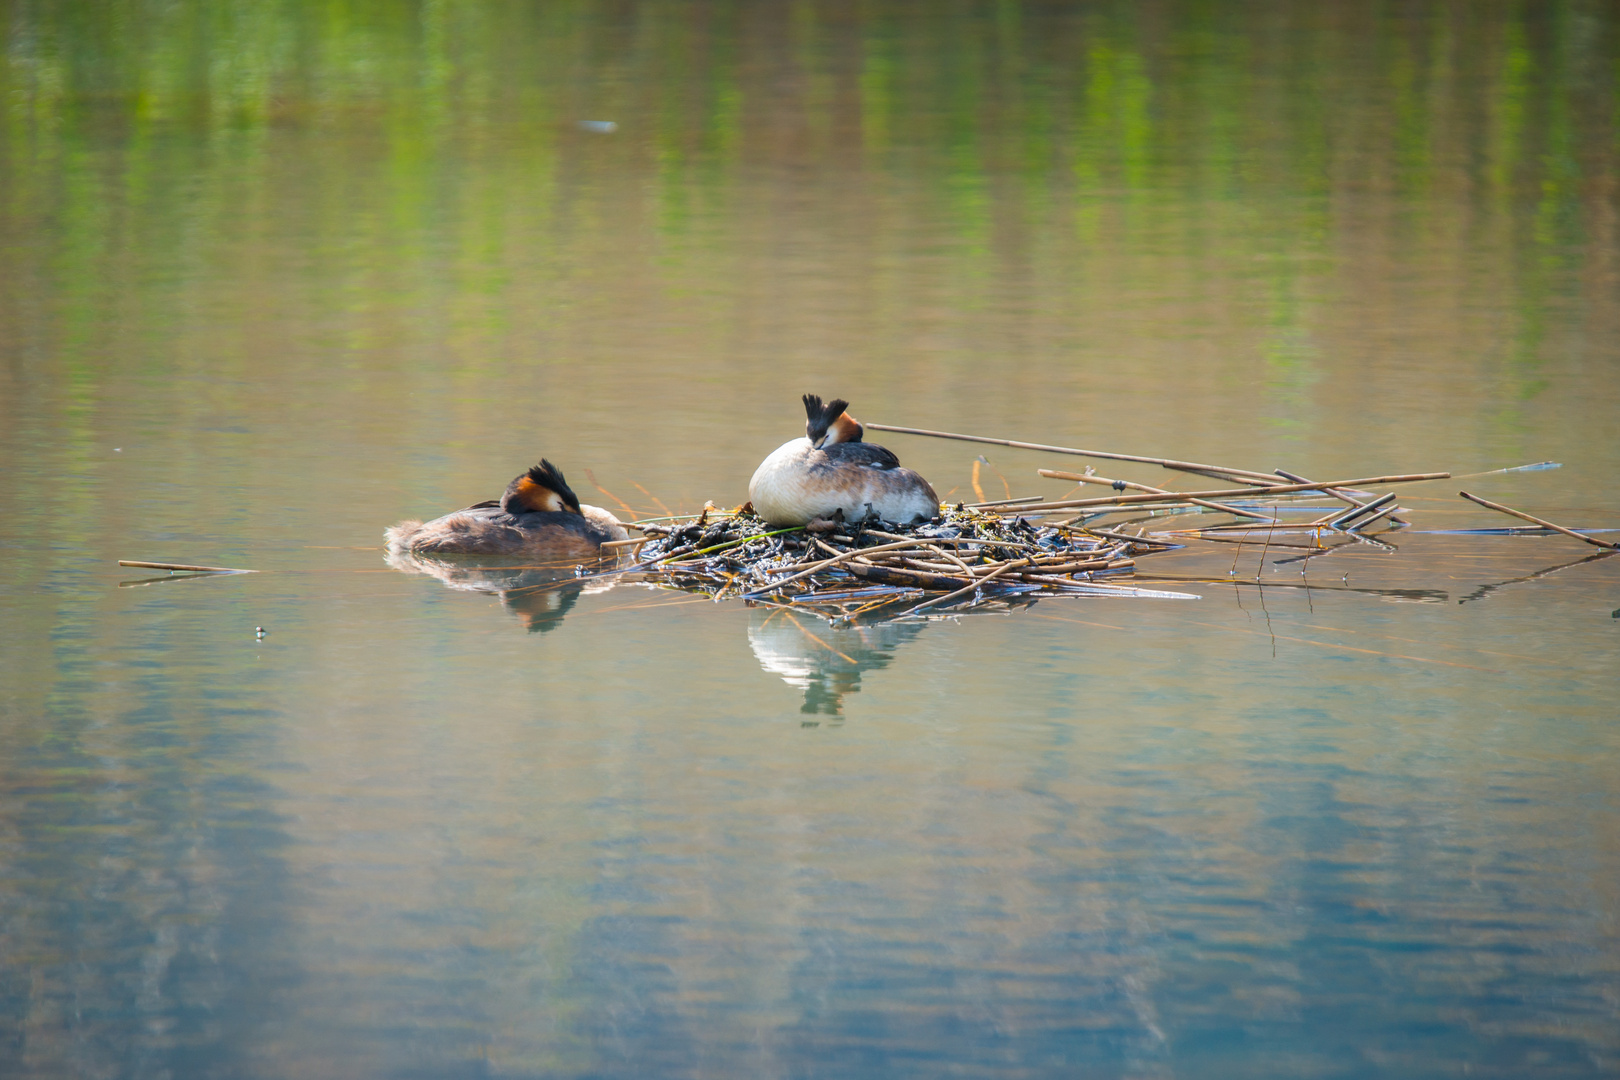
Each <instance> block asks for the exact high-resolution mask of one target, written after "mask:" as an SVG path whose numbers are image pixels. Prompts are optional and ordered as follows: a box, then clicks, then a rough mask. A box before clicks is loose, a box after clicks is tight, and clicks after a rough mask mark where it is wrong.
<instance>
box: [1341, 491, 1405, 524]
mask: <svg viewBox="0 0 1620 1080" xmlns="http://www.w3.org/2000/svg"><path fill="white" fill-rule="evenodd" d="M1394 501H1395V493H1394V492H1393V491H1392V492H1390V493H1389V494H1388V495H1381V496H1379V497H1378V498H1376V499H1374V500H1373V501H1372V502H1366V503H1362V504H1361V505H1359V506H1353V507H1351V508H1350V509H1349V510H1345V511H1344V512H1342V513H1339V514H1336V515H1334V517H1333V518H1332V519H1331V520H1330V521H1328V522H1327V524H1328V526H1329V527H1330V528H1334V529H1349V528H1350V527H1351V525H1350V523H1351V522H1352V521H1354V520H1356V518H1359V517H1361V516H1363V515H1365V514H1370V513H1372V512H1373V511H1375V510H1379V509H1381V508H1383V507H1385V506H1388V505H1389V504H1390V503H1392V502H1394Z"/></svg>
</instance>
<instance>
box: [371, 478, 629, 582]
mask: <svg viewBox="0 0 1620 1080" xmlns="http://www.w3.org/2000/svg"><path fill="white" fill-rule="evenodd" d="M383 536H384V537H385V538H386V539H387V541H388V550H389V551H392V552H409V553H410V554H413V555H527V556H535V557H551V558H582V557H587V556H591V555H595V554H596V553H597V550H598V549H599V548H600V547H601V546H602V544H604V543H606V542H607V541H609V540H627V539H629V536H630V534H629V533H628V532H626V531H625V528H624V525H623V524H622V523H620V521H619V519H618V518H616V517H614V516H613V515H612V514H610V513H608V512H607V511H606V510H603V509H602V508H601V507H600V506H582V505H580V501H579V498H578V496H576V495H575V494H574V492H573V489H572V488H570V487H569V486H568V481H566V480H564V479H563V474H562V472H561V471H560V470H559V469H558V468H557V466H555V465H553V464H552V463H551V462H549V461H546V460H545V459H543V458H542V459H541V461H540V464H538V465H536V466H535V467H534V468H532V469H530V470H529V471H528V472H526V473H523V474H522V475H520V476H518V477H517V479H515V480H513V481H512V482H511V483H510V484H508V485H506V494H505V495H502V496H501V498H500V501H499V502H495V501H493V500H491V501H490V502H481V503H475V504H473V505H472V506H469V507H467V509H465V510H457V511H456V512H455V513H453V514H446V515H445V516H444V517H441V518H434V519H433V520H432V521H429V522H427V523H426V524H423V523H422V522H420V521H402V522H400V523H399V524H398V525H395V526H394V527H393V528H391V529H388V530H386V531H385V532H384V533H383Z"/></svg>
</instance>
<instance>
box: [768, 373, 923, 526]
mask: <svg viewBox="0 0 1620 1080" xmlns="http://www.w3.org/2000/svg"><path fill="white" fill-rule="evenodd" d="M848 405H849V402H847V401H843V400H840V399H834V400H832V401H829V402H827V403H826V404H825V405H823V404H822V402H821V398H819V397H817V396H816V395H815V394H806V395H804V411H805V415H806V416H807V417H808V419H807V420H806V421H805V425H804V431H805V435H806V437H805V438H803V439H794V440H793V441H792V442H786V443H783V444H782V445H781V446H780V447H778V448H777V449H776V451H775V452H774V453H772V454H771V456H770V457H768V458H766V459H765V460H764V461H763V462H761V463H760V466H759V468H758V469H756V470H754V478H753V479H752V480H750V481H748V498H749V499H750V500H752V501H753V504H754V512H755V513H757V514H758V515H759V516H760V517H762V518H764V519H765V520H766V521H768V522H770V523H771V524H772V525H803V524H804V523H805V522H807V521H811V520H813V519H815V518H818V517H830V516H831V515H832V514H833V513H835V512H837V511H839V510H842V511H843V512H844V520H845V521H862V520H864V519H866V518H868V517H879V518H882V519H883V520H884V521H894V522H899V523H901V524H908V523H910V522H913V521H922V520H926V519H927V518H931V517H934V516H935V515H936V514H938V513H939V498H938V496H936V495H935V494H934V489H933V488H931V487H929V486H928V481H927V480H924V479H923V478H922V477H921V476H920V475H918V474H917V473H914V472H912V471H911V470H910V469H902V468H901V467H900V459H899V458H897V457H895V456H894V454H893V453H892V452H890V451H888V450H885V449H884V448H883V447H881V446H875V445H873V444H872V443H864V442H861V436H862V435H863V434H864V433H865V429H864V428H862V427H861V424H860V421H858V420H856V419H855V418H854V417H853V416H851V415H849V413H847V412H845V411H844V409H845V408H846V407H848Z"/></svg>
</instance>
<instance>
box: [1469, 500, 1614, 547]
mask: <svg viewBox="0 0 1620 1080" xmlns="http://www.w3.org/2000/svg"><path fill="white" fill-rule="evenodd" d="M1457 494H1459V495H1461V496H1462V497H1463V498H1465V499H1467V500H1468V501H1469V502H1471V503H1478V504H1479V505H1480V506H1483V507H1485V508H1486V509H1488V510H1496V511H1499V512H1500V513H1503V514H1507V515H1509V516H1510V517H1516V518H1520V519H1522V520H1524V521H1533V522H1535V523H1536V524H1537V525H1540V526H1542V527H1544V528H1548V529H1552V530H1553V531H1554V532H1561V533H1563V534H1564V535H1565V536H1573V537H1574V538H1575V539H1577V540H1584V541H1585V542H1586V543H1588V544H1591V545H1592V546H1593V547H1600V548H1607V549H1608V550H1610V551H1620V544H1611V543H1608V542H1607V541H1605V540H1595V539H1593V538H1592V537H1590V536H1586V535H1584V534H1582V533H1578V532H1576V531H1575V530H1574V529H1566V528H1564V527H1563V526H1562V525H1554V524H1553V523H1552V522H1550V521H1543V520H1542V519H1541V518H1538V517H1532V516H1530V515H1529V514H1527V513H1525V512H1524V511H1523V510H1515V509H1513V507H1511V506H1503V505H1502V504H1501V503H1493V502H1491V501H1490V500H1489V499H1482V498H1480V497H1479V496H1478V495H1470V494H1468V492H1466V491H1459V492H1457Z"/></svg>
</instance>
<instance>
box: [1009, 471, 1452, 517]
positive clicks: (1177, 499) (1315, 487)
mask: <svg viewBox="0 0 1620 1080" xmlns="http://www.w3.org/2000/svg"><path fill="white" fill-rule="evenodd" d="M1450 475H1451V474H1450V473H1443V472H1442V473H1406V474H1402V475H1399V476H1362V477H1357V478H1356V479H1354V480H1328V481H1325V482H1323V483H1320V484H1309V483H1307V484H1280V485H1277V486H1275V487H1248V488H1225V489H1221V490H1217V491H1177V492H1171V493H1170V494H1167V495H1115V496H1113V497H1111V498H1105V499H1064V500H1062V501H1060V502H1049V503H1038V504H1036V505H1034V506H1023V507H1019V510H1020V512H1023V511H1029V510H1068V509H1071V508H1073V509H1078V508H1079V507H1083V506H1139V505H1142V504H1144V503H1162V502H1169V503H1182V502H1191V501H1192V500H1194V499H1232V498H1242V497H1246V496H1252V495H1268V496H1269V495H1286V494H1289V493H1291V492H1295V491H1321V490H1322V489H1323V488H1326V487H1355V486H1358V485H1362V486H1369V487H1371V486H1374V485H1382V484H1416V483H1420V482H1422V481H1424V480H1444V479H1446V478H1447V477H1449V476H1450Z"/></svg>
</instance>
